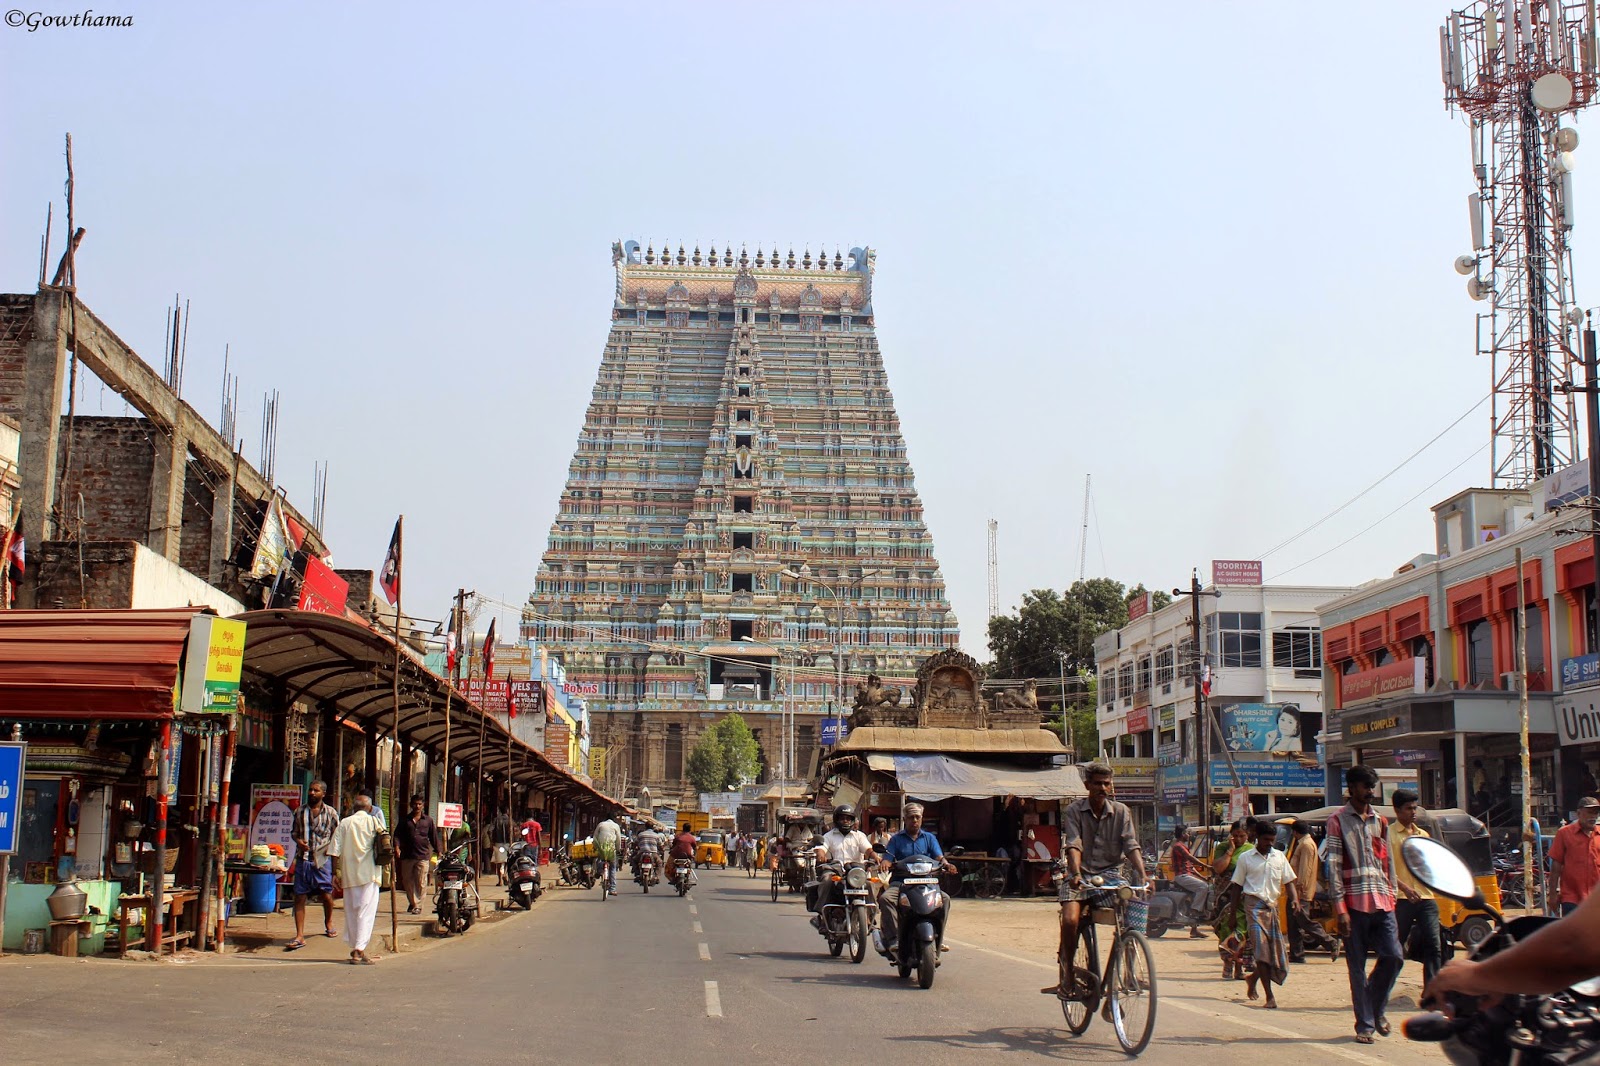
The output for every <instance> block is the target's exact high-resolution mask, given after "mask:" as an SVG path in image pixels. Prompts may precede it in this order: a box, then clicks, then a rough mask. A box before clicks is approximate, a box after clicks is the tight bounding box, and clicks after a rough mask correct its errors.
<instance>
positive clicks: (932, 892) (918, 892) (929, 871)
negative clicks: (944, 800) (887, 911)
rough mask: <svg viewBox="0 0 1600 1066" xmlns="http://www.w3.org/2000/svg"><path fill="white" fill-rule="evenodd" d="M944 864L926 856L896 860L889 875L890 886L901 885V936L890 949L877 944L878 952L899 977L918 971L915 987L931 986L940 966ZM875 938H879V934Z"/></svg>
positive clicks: (897, 920)
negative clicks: (940, 880) (941, 882)
mask: <svg viewBox="0 0 1600 1066" xmlns="http://www.w3.org/2000/svg"><path fill="white" fill-rule="evenodd" d="M942 866H943V864H942V863H941V862H939V860H937V859H931V858H928V857H927V856H925V855H916V856H913V857H911V858H909V859H901V860H900V861H899V862H896V863H895V864H894V866H893V868H892V871H891V874H890V885H891V887H892V886H893V885H894V884H895V883H896V882H898V883H899V885H900V905H899V908H898V911H897V913H896V915H895V917H896V921H895V927H896V929H898V931H899V934H900V938H899V940H898V941H897V942H896V944H895V946H894V950H893V951H892V952H890V951H888V950H885V948H884V947H883V946H882V945H881V944H880V945H879V946H878V950H879V952H880V953H881V954H882V955H884V957H885V958H887V959H888V960H889V964H890V965H891V966H893V967H895V968H896V969H897V970H898V971H899V973H900V976H901V977H907V976H909V975H910V973H911V971H912V970H915V971H917V986H918V987H919V988H931V987H932V986H933V972H934V971H935V970H937V969H938V968H939V954H940V948H941V947H942V945H943V944H944V923H945V911H944V904H945V898H944V891H943V890H942V889H941V888H940V887H939V870H940V869H941V868H942ZM877 939H880V940H881V934H880V935H879V937H878V938H877Z"/></svg>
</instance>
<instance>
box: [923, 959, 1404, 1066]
mask: <svg viewBox="0 0 1600 1066" xmlns="http://www.w3.org/2000/svg"><path fill="white" fill-rule="evenodd" d="M947 939H949V941H950V943H951V944H953V945H955V946H956V947H960V948H971V949H972V950H974V951H981V952H983V953H984V954H986V955H994V956H996V957H997V958H1002V959H1007V960H1009V961H1011V962H1020V963H1022V964H1023V965H1025V966H1037V967H1038V968H1039V969H1041V970H1048V971H1049V972H1051V973H1055V972H1056V969H1057V968H1056V967H1055V966H1052V965H1051V964H1050V963H1048V962H1040V961H1039V960H1038V959H1025V958H1023V957H1022V956H1021V955H1012V954H1009V953H1007V952H1004V951H996V950H995V949H994V948H987V947H984V946H983V945H982V944H972V943H969V942H967V941H964V940H956V939H955V938H953V937H951V938H947ZM1159 1002H1160V1005H1161V1006H1163V1007H1174V1008H1176V1009H1178V1010H1182V1011H1188V1012H1189V1013H1190V1014H1198V1015H1201V1016H1202V1017H1207V1018H1215V1019H1216V1020H1217V1021H1220V1022H1228V1023H1230V1024H1232V1025H1237V1026H1240V1027H1241V1028H1245V1029H1254V1030H1255V1031H1256V1032H1258V1033H1265V1034H1267V1035H1269V1036H1282V1037H1288V1038H1290V1039H1292V1040H1297V1041H1301V1042H1304V1043H1305V1046H1307V1047H1314V1048H1316V1049H1317V1050H1318V1051H1326V1052H1328V1053H1329V1054H1332V1055H1338V1056H1340V1057H1341V1058H1346V1059H1349V1060H1350V1061H1352V1062H1360V1063H1365V1064H1367V1066H1384V1062H1383V1060H1382V1059H1379V1058H1374V1057H1373V1056H1371V1055H1363V1054H1362V1053H1361V1052H1359V1051H1353V1050H1351V1049H1350V1048H1347V1047H1340V1046H1339V1045H1338V1044H1324V1043H1316V1042H1306V1041H1305V1035H1304V1034H1303V1033H1296V1032H1293V1031H1291V1030H1288V1029H1279V1028H1278V1027H1277V1026H1274V1025H1263V1024H1262V1023H1260V1022H1256V1021H1251V1020H1249V1019H1246V1018H1234V1017H1231V1016H1229V1015H1226V1014H1223V1013H1222V1012H1221V1011H1217V1010H1207V1009H1206V1008H1204V1007H1196V1006H1194V1005H1193V1004H1191V1003H1185V1002H1183V1001H1182V1000H1181V999H1178V998H1176V997H1174V996H1162V997H1161V999H1160V1001H1159Z"/></svg>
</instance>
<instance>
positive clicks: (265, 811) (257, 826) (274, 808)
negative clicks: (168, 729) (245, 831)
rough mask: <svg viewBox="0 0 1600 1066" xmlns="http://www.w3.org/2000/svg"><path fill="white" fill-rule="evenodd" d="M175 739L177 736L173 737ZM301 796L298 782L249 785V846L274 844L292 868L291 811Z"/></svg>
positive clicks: (292, 835)
mask: <svg viewBox="0 0 1600 1066" xmlns="http://www.w3.org/2000/svg"><path fill="white" fill-rule="evenodd" d="M174 739H176V738H174ZM303 799H304V797H303V796H302V794H301V792H300V786H299V785H251V786H250V846H251V847H255V846H257V845H258V844H267V845H272V844H277V845H278V846H279V847H281V848H282V849H283V857H284V861H285V862H287V864H288V866H289V869H291V870H293V869H294V852H295V847H294V812H295V811H297V810H299V809H300V804H301V803H302V802H303Z"/></svg>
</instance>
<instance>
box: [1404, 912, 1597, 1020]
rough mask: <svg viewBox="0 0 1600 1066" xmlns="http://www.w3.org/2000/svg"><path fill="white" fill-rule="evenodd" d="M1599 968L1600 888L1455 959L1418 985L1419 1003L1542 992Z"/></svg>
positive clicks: (1564, 985)
mask: <svg viewBox="0 0 1600 1066" xmlns="http://www.w3.org/2000/svg"><path fill="white" fill-rule="evenodd" d="M1595 974H1600V892H1591V893H1589V895H1588V897H1586V898H1585V899H1584V901H1583V902H1582V903H1580V904H1578V909H1577V910H1575V911H1573V912H1572V913H1571V914H1570V915H1568V916H1567V917H1565V918H1562V919H1561V920H1560V921H1557V922H1549V923H1547V924H1546V925H1545V926H1544V927H1543V928H1541V929H1540V930H1538V931H1537V932H1535V933H1533V934H1531V935H1529V936H1527V937H1525V938H1523V939H1522V940H1519V941H1517V942H1516V943H1515V944H1514V945H1512V946H1511V947H1509V948H1506V949H1505V950H1504V951H1498V952H1495V953H1494V954H1493V955H1490V956H1489V957H1488V958H1486V959H1481V960H1480V959H1456V960H1455V961H1454V962H1448V963H1446V964H1445V965H1444V968H1443V969H1441V970H1440V971H1439V972H1438V973H1437V974H1436V975H1434V978H1433V980H1432V981H1429V982H1428V986H1427V987H1426V988H1424V989H1423V990H1422V1003H1423V1006H1432V1005H1434V1004H1435V1003H1443V996H1444V994H1445V993H1446V992H1455V993H1458V994H1460V995H1463V996H1506V995H1523V996H1545V995H1552V994H1554V993H1556V992H1560V991H1562V990H1564V989H1567V988H1571V987H1572V986H1573V985H1575V984H1577V983H1578V982H1580V981H1587V980H1588V979H1589V978H1591V977H1593V976H1594V975H1595Z"/></svg>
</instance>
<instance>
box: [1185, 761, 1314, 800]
mask: <svg viewBox="0 0 1600 1066" xmlns="http://www.w3.org/2000/svg"><path fill="white" fill-rule="evenodd" d="M1233 765H1234V767H1235V768H1236V769H1237V770H1238V773H1239V784H1240V785H1241V786H1243V787H1245V788H1249V789H1252V790H1254V791H1256V792H1279V793H1286V792H1306V793H1307V794H1310V793H1317V794H1321V792H1322V791H1323V787H1324V785H1325V779H1324V776H1323V771H1322V768H1321V767H1320V766H1304V765H1302V764H1301V763H1300V762H1299V761H1297V760H1295V759H1250V760H1246V759H1235V760H1234V763H1233ZM1194 771H1195V767H1194V764H1193V763H1190V764H1188V765H1185V766H1166V767H1163V768H1162V769H1161V774H1160V779H1159V786H1160V791H1161V796H1162V800H1163V801H1164V802H1166V803H1187V802H1190V801H1192V800H1193V799H1194V798H1195V790H1196V789H1197V788H1198V785H1197V783H1196V781H1195V772H1194ZM1209 780H1210V783H1211V791H1212V792H1213V794H1215V793H1217V792H1221V791H1223V790H1225V789H1230V788H1233V787H1234V784H1233V775H1232V773H1230V772H1229V770H1228V762H1227V760H1226V759H1212V760H1211V769H1210V774H1209Z"/></svg>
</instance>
